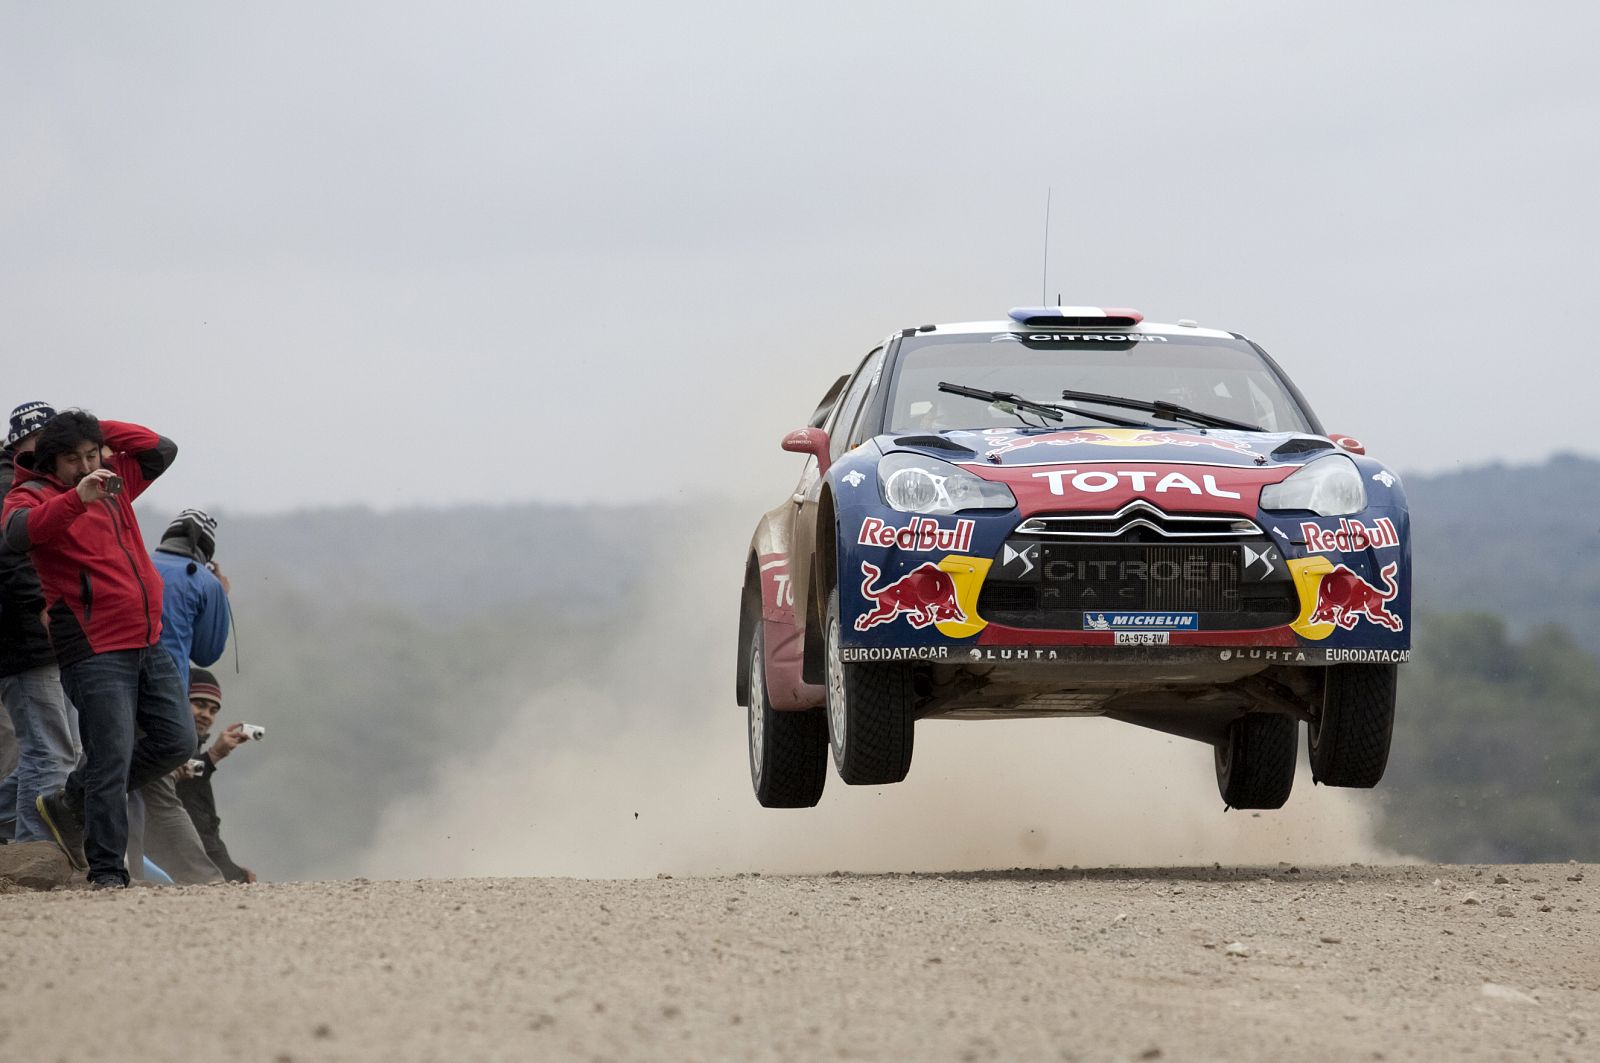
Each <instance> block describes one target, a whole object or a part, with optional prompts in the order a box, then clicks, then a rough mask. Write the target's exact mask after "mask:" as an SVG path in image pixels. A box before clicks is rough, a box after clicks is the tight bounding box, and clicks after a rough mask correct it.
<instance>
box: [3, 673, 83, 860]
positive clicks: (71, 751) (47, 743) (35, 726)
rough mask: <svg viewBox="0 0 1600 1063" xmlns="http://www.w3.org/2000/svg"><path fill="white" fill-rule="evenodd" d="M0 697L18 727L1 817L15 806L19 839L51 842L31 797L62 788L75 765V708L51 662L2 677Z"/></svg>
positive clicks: (76, 746)
mask: <svg viewBox="0 0 1600 1063" xmlns="http://www.w3.org/2000/svg"><path fill="white" fill-rule="evenodd" d="M0 703H4V705H5V707H6V712H7V714H8V715H9V717H10V719H11V724H12V726H13V727H14V728H15V729H16V732H17V770H16V772H15V773H13V774H12V775H10V776H8V777H7V778H6V780H5V781H4V782H3V783H0V823H3V822H4V820H5V819H6V818H7V814H8V813H10V812H11V811H12V810H13V809H15V811H16V834H15V839H16V840H17V841H19V842H47V841H49V840H50V832H49V831H48V830H46V829H45V826H44V824H43V823H41V822H40V821H39V811H38V809H36V808H35V807H34V803H33V802H34V799H35V798H37V797H38V796H39V795H40V794H48V793H54V792H55V791H57V790H59V789H61V786H62V784H64V783H65V782H66V781H67V775H68V774H69V773H70V772H71V771H72V769H73V768H74V767H75V766H76V765H77V763H78V727H77V719H76V716H77V714H76V713H75V712H74V711H73V708H72V704H71V703H70V702H69V701H67V696H66V693H65V692H64V691H63V690H62V689H61V672H60V670H59V669H57V668H56V666H55V665H53V664H46V665H41V666H40V667H38V668H30V669H29V670H28V671H26V672H19V673H18V674H16V675H8V676H5V677H4V678H0Z"/></svg>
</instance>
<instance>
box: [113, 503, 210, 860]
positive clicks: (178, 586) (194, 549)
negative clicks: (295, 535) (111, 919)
mask: <svg viewBox="0 0 1600 1063" xmlns="http://www.w3.org/2000/svg"><path fill="white" fill-rule="evenodd" d="M216 550H217V522H216V520H215V519H213V518H212V517H210V516H208V515H207V514H206V513H205V512H204V511H203V510H199V509H186V510H184V511H183V512H182V513H179V514H178V515H177V517H175V518H174V519H173V521H172V523H171V524H169V525H167V530H166V531H165V532H163V533H162V535H161V543H160V545H159V546H157V547H156V550H155V555H154V560H155V564H156V571H157V572H159V573H160V574H161V587H162V591H161V645H162V647H163V648H164V649H165V650H166V651H167V652H168V653H169V654H171V655H172V663H173V664H175V665H176V666H177V668H178V674H179V675H180V676H181V677H182V678H183V685H184V688H185V689H188V686H189V663H190V662H191V661H193V662H195V663H196V664H200V665H202V666H204V665H210V664H214V663H215V662H216V661H217V659H218V658H220V657H221V656H222V651H223V649H224V648H225V647H226V646H227V644H228V583H227V578H226V577H225V576H223V575H222V573H221V570H220V569H218V568H217V565H216V563H215V562H214V561H213V560H212V558H213V557H214V555H215V554H216ZM128 812H129V819H130V821H131V823H130V828H129V832H128V834H129V837H128V864H129V866H130V867H131V869H132V870H133V873H134V875H135V877H139V876H141V874H142V869H143V863H144V861H143V859H142V858H143V857H145V856H148V857H149V858H150V859H151V861H152V862H154V863H155V865H156V866H157V867H159V868H161V870H163V871H165V872H166V873H167V874H168V875H169V876H170V877H171V878H172V881H173V882H175V883H177V884H178V885H180V886H184V885H199V884H202V883H210V882H221V881H222V880H223V875H222V872H221V871H220V870H219V869H218V868H217V866H216V864H215V863H213V862H212V860H211V859H210V858H209V857H208V856H207V854H206V850H205V844H204V842H203V840H202V839H201V837H200V835H199V833H198V832H197V831H196V830H195V826H194V821H193V820H192V819H191V818H190V816H189V813H188V810H187V809H185V808H184V806H183V802H182V801H181V800H180V799H179V797H178V791H177V786H176V779H175V777H174V776H172V775H165V776H162V777H161V778H159V779H156V780H154V781H152V782H150V783H148V784H147V785H145V786H143V787H141V788H140V789H139V791H138V793H137V794H135V795H130V799H129V802H128Z"/></svg>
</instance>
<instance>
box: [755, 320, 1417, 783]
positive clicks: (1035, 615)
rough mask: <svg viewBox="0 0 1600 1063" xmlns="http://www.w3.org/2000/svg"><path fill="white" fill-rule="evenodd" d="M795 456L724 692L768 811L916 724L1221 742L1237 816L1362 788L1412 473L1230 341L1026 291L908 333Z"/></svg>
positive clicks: (1386, 727)
mask: <svg viewBox="0 0 1600 1063" xmlns="http://www.w3.org/2000/svg"><path fill="white" fill-rule="evenodd" d="M783 449H784V450H787V451H791V452H795V453H799V454H805V455H807V456H808V457H807V460H806V463H805V468H804V471H803V472H802V473H801V476H800V481H799V483H798V484H797V485H796V487H795V488H794V491H793V493H792V494H791V495H790V497H789V498H788V499H786V500H785V501H784V502H783V503H782V504H781V505H779V506H778V507H777V508H775V509H773V510H771V511H770V512H768V513H767V514H765V515H764V516H763V517H762V518H761V521H760V523H759V524H758V525H757V527H756V532H755V535H754V537H753V538H752V539H751V543H750V550H749V554H748V557H747V558H746V561H745V576H744V588H743V594H742V597H741V602H740V622H739V656H738V666H737V674H736V688H737V697H738V701H739V703H740V704H741V705H743V706H744V707H745V708H746V709H747V713H746V716H747V721H748V727H749V757H750V776H751V781H752V783H753V784H754V787H755V792H756V797H757V799H758V800H759V801H760V802H761V804H763V805H766V806H768V807H807V806H811V805H814V804H816V803H817V801H818V800H820V798H821V796H822V790H823V784H824V782H825V781H826V777H827V761H828V756H829V750H830V748H831V751H832V759H833V763H834V766H835V768H836V769H837V771H838V773H839V776H840V778H842V779H843V780H844V781H845V782H846V783H851V784H858V785H860V784H870V785H880V784H884V783H893V782H898V781H900V780H902V779H904V778H905V776H906V773H907V772H908V771H909V769H910V766H911V752H912V744H913V743H912V738H913V735H914V731H915V723H916V721H918V720H920V719H926V718H934V717H949V718H960V719H993V718H1018V717H1035V716H1105V717H1109V718H1111V719H1116V720H1122V721H1125V722H1127V723H1132V724H1137V725H1139V726H1142V727H1150V728H1154V729H1156V730H1159V731H1164V732H1167V733H1169V734H1174V735H1180V736H1183V737H1186V738H1192V739H1195V740H1198V741H1201V742H1205V743H1208V744H1210V745H1211V746H1212V747H1213V749H1214V757H1213V760H1214V763H1215V771H1216V778H1217V786H1218V789H1219V790H1220V791H1221V794H1222V798H1223V801H1224V802H1225V803H1226V805H1228V806H1230V807H1234V808H1279V807H1281V806H1282V805H1283V803H1284V802H1285V801H1286V800H1288V797H1289V793H1290V790H1291V788H1292V787H1293V785H1294V776H1295V762H1296V753H1297V748H1298V736H1299V724H1300V722H1301V721H1302V720H1303V721H1305V723H1306V724H1307V731H1308V735H1309V749H1310V764H1311V771H1312V775H1313V777H1314V778H1315V779H1316V781H1318V782H1322V783H1325V784H1327V785H1331V786H1355V787H1371V786H1374V785H1376V784H1377V783H1378V781H1379V780H1380V779H1381V778H1382V776H1383V771H1384V766H1385V764H1386V762H1387V760H1388V753H1389V740H1390V734H1391V732H1392V730H1393V723H1394V703H1395V678H1396V666H1397V665H1398V664H1400V663H1402V662H1404V661H1405V660H1406V659H1407V658H1408V656H1409V653H1410V645H1411V616H1410V612H1411V558H1410V519H1409V516H1408V511H1407V506H1406V499H1405V492H1404V489H1403V488H1402V486H1401V483H1400V478H1399V477H1398V476H1397V475H1396V474H1395V473H1394V472H1393V471H1392V470H1391V469H1389V468H1387V467H1385V466H1384V465H1383V464H1381V463H1379V462H1377V461H1374V460H1373V459H1372V458H1369V457H1367V456H1366V454H1365V450H1364V449H1363V447H1362V445H1361V444H1360V443H1359V442H1358V441H1356V440H1355V439H1353V438H1351V437H1349V436H1344V435H1339V434H1330V433H1328V432H1325V431H1324V430H1323V427H1322V425H1321V423H1320V422H1319V421H1318V420H1317V417H1316V415H1315V414H1314V413H1312V411H1311V408H1310V406H1309V405H1307V403H1306V401H1305V399H1304V398H1303V397H1302V396H1301V394H1300V392H1299V391H1298V390H1297V389H1296V388H1295V386H1294V384H1293V383H1291V382H1290V381H1289V379H1288V377H1287V376H1285V374H1284V373H1283V371H1282V370H1281V369H1280V368H1279V367H1278V365H1277V364H1276V363H1275V362H1274V361H1273V360H1272V359H1271V358H1270V357H1269V356H1268V355H1267V353H1266V352H1265V351H1264V350H1262V349H1261V347H1259V346H1258V345H1257V344H1255V343H1254V342H1252V341H1251V340H1249V339H1246V338H1245V337H1244V336H1241V335H1239V334H1238V333H1233V332H1224V331H1218V330H1214V329H1208V328H1201V327H1199V326H1197V325H1196V324H1195V323H1194V322H1192V321H1179V322H1178V323H1177V324H1175V325H1161V324H1154V323H1151V322H1147V321H1145V320H1144V319H1143V316H1142V315H1141V314H1139V313H1138V312H1137V311H1133V310H1120V309H1104V308H1099V307H1059V306H1056V307H1022V308H1018V309H1014V310H1012V311H1011V312H1010V314H1009V315H1008V317H1007V318H1006V319H1004V320H999V321H984V322H972V323H966V324H955V325H924V326H921V327H919V328H908V329H904V330H902V331H900V332H897V333H895V334H894V335H892V336H890V337H889V338H888V339H887V340H885V341H884V342H883V343H882V344H881V345H879V346H877V347H875V348H873V350H872V351H871V352H870V353H868V354H867V356H866V357H865V358H864V359H862V361H861V363H860V364H859V365H858V366H857V367H856V370H855V372H854V373H853V374H849V375H847V376H844V377H840V378H839V379H838V380H837V381H836V382H835V383H834V385H833V386H832V387H831V388H829V389H828V391H827V393H826V394H825V395H824V396H823V398H822V401H821V402H820V403H819V404H818V406H817V408H816V411H815V412H814V413H813V414H812V416H811V419H810V423H809V424H808V425H807V426H806V427H803V428H800V429H797V430H796V431H793V432H791V433H789V435H787V436H786V437H785V438H784V440H783Z"/></svg>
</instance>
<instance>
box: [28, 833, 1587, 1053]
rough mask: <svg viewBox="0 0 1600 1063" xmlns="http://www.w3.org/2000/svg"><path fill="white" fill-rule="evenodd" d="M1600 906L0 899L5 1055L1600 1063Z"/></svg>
mask: <svg viewBox="0 0 1600 1063" xmlns="http://www.w3.org/2000/svg"><path fill="white" fill-rule="evenodd" d="M1596 885H1600V870H1597V869H1596V868H1594V867H1592V866H1588V867H1585V866H1579V865H1575V864H1562V865H1524V866H1505V867H1493V866H1484V867H1463V866H1450V867H1445V866H1404V867H1364V866H1361V865H1346V866H1342V867H1304V868H1296V867H1287V866H1277V867H1265V868H1262V867H1255V868H1204V869H1201V868H1177V869H1098V870H1078V869H1072V870H1043V871H1039V870H1019V871H997V872H979V873H959V874H948V875H928V874H918V875H838V874H834V875H824V876H781V877H770V876H769V877H762V876H758V875H750V876H743V875H741V876H735V877H729V878H696V879H665V878H663V879H653V880H609V881H580V880H573V879H472V880H455V881H411V882H367V881H363V880H356V881H353V882H316V883H292V884H279V885H260V886H248V887H245V886H238V887H213V888H188V889H165V890H158V889H136V890H132V891H127V892H118V893H91V892H87V891H81V890H72V891H57V892H54V893H46V894H8V895H4V896H0V993H3V999H4V1000H5V1003H6V1009H5V1016H4V1020H3V1021H0V1059H4V1060H7V1061H16V1063H33V1061H40V1063H51V1061H56V1060H62V1061H68V1063H74V1061H77V1060H114V1059H115V1060H219V1061H231V1060H252V1061H263V1063H290V1061H292V1063H317V1061H335V1060H352V1061H354V1060H519V1061H520V1060H529V1059H539V1060H545V1059H580V1060H628V1059H737V1060H743V1059H780V1060H791V1059H792V1060H814V1059H916V1060H944V1059H949V1060H988V1059H999V1060H1010V1059H1041V1060H1055V1059H1061V1060H1141V1059H1142V1060H1148V1059H1164V1060H1174V1059H1176V1060H1187V1059H1218V1060H1220V1059H1228V1060H1248V1059H1263V1060H1265V1059H1273V1060H1277V1059H1295V1060H1297V1061H1302V1060H1405V1059H1434V1060H1459V1059H1466V1058H1471V1059H1480V1060H1499V1059H1504V1060H1527V1059H1571V1060H1593V1059H1596V1058H1600V904H1597V900H1600V898H1597V896H1596ZM91 1039H93V1040H91Z"/></svg>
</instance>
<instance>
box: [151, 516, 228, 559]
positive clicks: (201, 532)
mask: <svg viewBox="0 0 1600 1063" xmlns="http://www.w3.org/2000/svg"><path fill="white" fill-rule="evenodd" d="M168 539H187V540H189V541H190V542H191V543H193V544H194V546H195V549H196V550H198V551H200V553H201V554H202V555H204V557H205V559H206V560H207V561H210V560H211V558H212V557H213V556H215V554H216V552H217V519H216V518H215V517H213V516H211V515H210V514H208V513H206V511H205V510H203V509H194V508H192V507H191V508H189V509H186V510H184V511H183V512H182V513H179V514H178V515H177V516H176V517H173V518H172V523H171V524H168V525H167V530H166V531H164V532H162V533H161V541H162V542H166V541H167V540H168Z"/></svg>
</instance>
